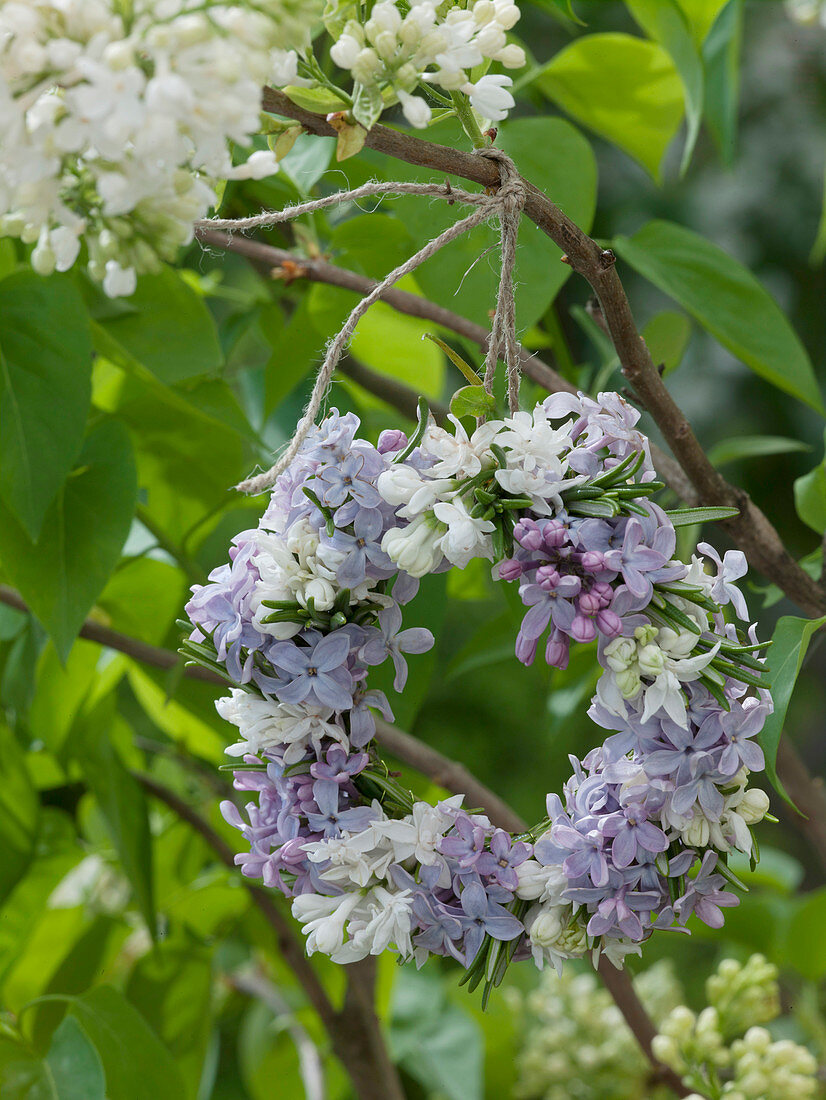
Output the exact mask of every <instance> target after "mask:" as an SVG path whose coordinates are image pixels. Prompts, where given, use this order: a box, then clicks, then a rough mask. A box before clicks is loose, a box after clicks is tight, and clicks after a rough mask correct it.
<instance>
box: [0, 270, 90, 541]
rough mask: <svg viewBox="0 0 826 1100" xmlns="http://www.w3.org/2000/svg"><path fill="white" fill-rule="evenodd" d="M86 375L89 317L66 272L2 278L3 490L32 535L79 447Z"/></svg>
mask: <svg viewBox="0 0 826 1100" xmlns="http://www.w3.org/2000/svg"><path fill="white" fill-rule="evenodd" d="M91 376H92V342H91V338H90V335H89V320H88V317H87V316H86V310H85V309H84V307H83V301H82V299H81V297H80V295H79V294H78V292H77V290H76V289H75V287H74V286H73V284H72V283H71V282H70V281H69V279H68V278H66V277H63V276H59V275H56V276H52V277H51V278H49V279H43V278H41V277H40V276H38V275H35V274H34V272H32V271H21V272H19V273H18V274H16V275H10V276H9V277H8V278H6V279H3V280H2V281H0V421H2V424H3V431H2V434H0V469H2V471H3V476H2V480H0V495H2V497H3V500H4V501H5V503H6V504H7V505H8V507H9V509H10V510H11V511H12V512H13V513H14V515H15V517H16V518H17V519H18V520H19V521H20V523H21V524H22V525H23V527H24V529H25V531H26V534H27V535H28V536H29V538H31V539H33V540H36V539H37V537H38V536H39V534H40V531H41V528H42V524H43V520H44V517H45V515H46V511H47V509H48V507H49V505H50V504H51V503H52V501H53V500H54V498H55V497H56V495H57V493H58V490H59V489H60V486H61V485H62V484H63V482H64V480H65V479H66V475H67V474H68V473H69V471H70V470H71V468H72V464H73V463H74V461H75V459H76V458H77V456H78V452H79V451H80V447H81V444H82V442H83V432H84V430H85V427H86V414H87V412H88V409H89V401H90V398H91V392H92V389H91Z"/></svg>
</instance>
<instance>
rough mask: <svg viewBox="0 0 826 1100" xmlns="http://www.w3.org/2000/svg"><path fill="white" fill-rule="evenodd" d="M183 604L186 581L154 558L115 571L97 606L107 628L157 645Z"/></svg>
mask: <svg viewBox="0 0 826 1100" xmlns="http://www.w3.org/2000/svg"><path fill="white" fill-rule="evenodd" d="M147 592H151V593H152V599H151V600H147V599H146V593H147ZM185 602H186V581H185V578H184V576H183V574H182V573H181V571H180V570H179V569H176V568H175V567H174V566H172V565H168V564H167V563H166V562H164V561H155V560H154V558H135V559H133V560H132V561H130V562H127V563H126V564H125V565H124V566H123V567H122V568H121V569H118V570H117V572H116V573H115V574H114V576H113V577H112V578H111V580H110V581H109V583H108V584H107V586H106V588H104V590H103V592H102V593H101V595H100V596H99V597H98V600H97V606H98V608H99V610H100V611H102V612H104V613H105V615H106V616H107V618H108V622H107V626H111V627H113V628H114V629H115V630H120V631H121V632H122V633H124V634H128V635H130V637H133V638H140V639H142V640H143V641H145V642H151V644H152V645H161V644H162V642H163V640H164V637H165V635H166V633H167V631H168V630H169V627H170V626H171V625H172V623H173V622H174V621H175V619H176V618H178V617H179V615H180V613H181V608H182V607H183V605H184V603H185ZM70 660H71V658H70Z"/></svg>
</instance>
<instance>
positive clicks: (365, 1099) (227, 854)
mask: <svg viewBox="0 0 826 1100" xmlns="http://www.w3.org/2000/svg"><path fill="white" fill-rule="evenodd" d="M132 775H133V776H134V778H135V780H136V781H137V782H138V783H140V785H141V786H142V787H143V788H144V790H145V791H147V793H148V794H150V795H152V797H153V798H156V799H158V801H159V802H163V803H164V805H166V806H168V807H169V809H170V810H172V811H173V813H174V814H175V815H176V816H177V817H179V818H180V819H181V820H182V821H185V822H186V823H187V824H188V825H189V826H190V827H191V828H192V829H194V830H195V832H196V833H198V834H199V836H201V837H203V839H204V840H205V841H206V842H207V844H208V845H209V846H210V848H212V850H213V851H214V852H215V854H216V855H217V856H218V858H219V859H220V860H221V862H222V863H224V864H226V866H227V867H230V868H232V869H233V870H234V869H235V866H236V864H235V853H234V852H233V850H232V848H230V846H229V845H228V844H227V843H226V841H225V840H224V839H223V838H222V837H221V836H219V835H218V833H216V832H215V830H214V829H213V828H212V826H211V825H210V824H209V822H207V821H205V820H204V818H202V817H201V815H200V814H198V813H197V812H196V811H195V810H193V809H192V807H191V806H189V805H188V804H187V803H186V802H184V801H183V799H182V798H179V797H178V795H176V794H175V792H174V791H171V790H169V788H168V787H165V786H163V784H161V783H158V782H157V780H155V779H153V778H152V776H149V775H146V774H144V773H143V772H138V771H133V772H132ZM241 881H242V882H243V883H244V885H245V886H246V888H247V890H248V891H249V893H250V895H251V897H252V900H253V902H254V903H255V905H256V907H257V908H258V910H259V912H260V913H261V915H262V916H263V918H264V920H265V921H266V922H267V924H269V926H270V928H271V929H272V930H273V932H274V933H275V939H276V942H277V944H278V949H279V951H280V952H281V955H282V956H283V958H284V961H285V962H286V963H287V965H288V966H289V967H290V969H291V970H292V971H293V973H294V974H295V976H296V978H297V979H298V981H299V983H300V984H301V986H302V988H303V989H304V992H305V993H306V994H307V999H308V1000H309V1002H310V1004H311V1005H312V1006H313V1008H314V1009H315V1010H316V1012H317V1013H318V1016H319V1019H320V1020H321V1022H322V1024H323V1025H324V1028H325V1030H326V1031H327V1034H328V1035H329V1036H330V1042H331V1044H332V1048H333V1051H334V1053H335V1055H336V1057H337V1058H338V1059H339V1061H340V1062H341V1063H342V1065H343V1066H344V1068H345V1069H346V1071H347V1073H348V1075H349V1077H350V1079H351V1081H352V1082H353V1087H354V1088H355V1091H356V1095H357V1096H358V1097H359V1100H404V1092H403V1091H402V1087H401V1082H400V1080H399V1076H398V1073H397V1071H396V1067H395V1066H394V1065H393V1063H392V1062H391V1061H390V1056H389V1054H388V1052H387V1048H386V1046H385V1044H384V1040H383V1039H382V1036H381V1030H380V1027H379V1021H378V1019H377V1017H376V1012H375V1007H374V987H375V982H374V981H373V980H372V978H371V974H370V971H369V970H368V971H367V972H366V973H365V970H364V968H363V967H362V968H361V969H359V964H357V966H356V967H350V968H349V969H350V970H352V971H353V973H352V974H348V985H347V990H348V992H347V995H346V996H345V1001H344V1007H343V1008H342V1010H341V1011H340V1012H338V1011H336V1009H335V1008H334V1006H333V1004H332V1002H331V1001H330V999H329V998H328V996H327V993H326V991H325V989H324V986H323V985H322V984H321V981H320V980H319V978H318V975H317V974H316V972H315V970H314V969H313V967H312V966H311V964H310V962H309V960H308V959H307V956H306V955H305V954H304V947H303V944H302V943H301V941H300V940H299V939H298V937H297V936H296V935H295V932H294V931H293V929H292V926H291V924H290V922H289V920H288V919H287V918H286V917H285V916H284V915H283V914H282V912H281V910H280V909H279V908H278V906H277V905H276V904H275V902H274V901H273V897H272V894H271V892H270V891H269V890H266V889H264V888H263V887H261V886H254V885H252V884H251V883H250V882H249V881H248V880H247V879H245V878H243V876H242V879H241Z"/></svg>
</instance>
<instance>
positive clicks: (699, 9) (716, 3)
mask: <svg viewBox="0 0 826 1100" xmlns="http://www.w3.org/2000/svg"><path fill="white" fill-rule="evenodd" d="M677 3H678V4H679V6H680V7H681V8H682V11H683V14H684V15H685V17H686V20H687V21H688V25H689V27H690V28H691V34H692V37H693V39H694V41H695V43H696V44H697V45H698V46H702V44H703V42H705V40H706V38H707V36H708V32H709V31H710V30H711V28H712V26H713V25H714V23H715V21H716V19H717V16H718V15H719V14H720V12H721V10H722V9H723V8H724V7H725V6H726V4H727V3H728V0H677Z"/></svg>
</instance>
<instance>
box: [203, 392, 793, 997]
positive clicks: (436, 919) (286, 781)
mask: <svg viewBox="0 0 826 1100" xmlns="http://www.w3.org/2000/svg"><path fill="white" fill-rule="evenodd" d="M480 390H481V387H480ZM473 399H474V395H473V394H470V396H468V391H460V394H459V395H458V397H457V398H456V399H454V403H453V406H452V408H453V410H454V412H453V413H451V414H450V416H449V418H448V424H447V425H446V426H443V425H439V424H437V423H436V422H435V421H434V419H433V417H432V416H431V415H430V414H429V412H428V410H427V406H426V405H425V404H424V403H423V402H422V403H421V404H420V411H419V422H418V428H417V430H416V431H415V433H414V434H413V435H412V436H411V437H410V438H409V439H408V438H407V436H406V435H405V433H404V432H402V431H385V432H383V433H382V434H381V436H380V437H379V439H378V442H377V445H375V446H374V445H373V444H371V443H370V442H368V441H366V440H364V439H360V438H358V436H357V431H358V428H359V420H358V418H357V417H356V416H355V415H354V414H353V413H347V414H346V415H339V413H338V412H337V411H336V410H332V412H331V414H330V415H329V416H327V418H326V419H324V420H323V422H322V423H321V424H319V425H318V426H313V427H312V428H310V429H309V430H308V431H307V432H306V434H304V436H303V438H302V439H301V440H300V443H299V445H298V446H297V448H292V450H294V453H293V454H292V455H291V456H290V460H289V462H288V464H287V465H286V468H284V469H283V470H282V471H281V472H280V474H279V476H278V477H277V479H276V480H275V484H274V486H273V487H272V493H271V496H270V499H269V503H268V504H267V507H266V510H265V511H264V514H263V515H262V517H261V521H260V523H259V525H258V527H257V528H255V529H252V530H247V531H243V532H242V533H241V534H239V535H237V536H236V537H235V539H234V540H233V545H232V548H231V550H230V552H229V561H228V562H227V563H226V564H224V565H222V566H220V567H219V568H218V569H216V570H214V571H213V572H212V573H211V574H210V577H209V581H208V583H207V584H205V585H202V586H196V587H195V588H194V589H193V596H192V599H191V600H190V602H189V603H188V605H187V614H188V616H189V619H190V624H191V627H192V631H191V633H190V635H189V637H188V639H187V640H186V641H185V642H184V643H183V649H182V651H183V652H184V654H185V655H186V657H187V658H188V659H189V660H191V661H194V662H197V663H200V664H202V665H205V666H206V667H208V668H211V669H212V670H213V671H216V672H219V673H220V674H221V675H222V676H223V677H224V678H225V679H226V680H228V681H229V683H230V684H231V685H232V689H231V691H230V694H229V695H228V696H226V697H225V698H222V699H220V700H219V701H218V703H217V708H218V711H219V713H220V714H221V715H222V717H224V718H225V719H226V720H227V721H229V722H231V723H232V724H234V725H235V726H237V727H238V731H239V740H238V741H237V742H236V743H235V744H233V745H231V746H230V747H229V748H228V749H227V752H228V753H229V754H230V755H231V756H233V757H240V758H241V760H240V762H239V763H237V764H236V765H234V785H235V788H236V789H237V790H239V791H243V792H248V793H249V795H250V801H249V802H248V803H247V805H246V807H245V810H244V814H243V815H242V814H241V812H240V811H239V809H238V808H237V807H236V805H235V803H234V802H231V801H226V802H223V803H222V812H223V814H224V816H225V818H226V820H227V821H228V822H229V823H230V824H232V825H234V826H235V827H236V828H237V829H238V830H239V831H240V833H241V835H242V836H243V838H244V842H245V846H244V850H243V851H242V852H240V853H239V854H238V855H237V857H236V861H237V863H238V864H239V865H240V867H241V871H242V873H243V874H244V875H246V876H249V877H251V878H256V879H261V880H262V881H263V883H264V885H265V886H268V887H271V888H273V889H276V890H279V891H280V892H281V893H283V894H285V895H286V896H287V897H290V898H292V899H293V900H292V912H293V915H294V916H295V918H296V919H297V920H298V921H299V922H300V923H301V924H302V926H303V931H304V934H305V936H306V946H307V951H308V952H310V953H312V952H314V951H320V952H322V953H324V954H326V955H329V956H330V957H331V958H332V959H333V960H334V961H335V962H338V963H349V962H352V961H355V960H359V959H363V958H365V957H366V956H367V955H378V954H380V953H381V952H384V951H386V950H390V951H394V952H395V953H397V954H398V956H399V958H400V959H402V960H407V959H414V960H415V962H416V964H417V965H418V966H421V965H422V964H423V963H424V962H425V960H426V959H427V958H428V957H429V956H430V955H443V956H447V955H450V956H452V957H453V958H454V959H456V960H457V961H458V962H459V963H460V964H461V965H462V966H463V967H464V968H465V975H464V979H463V980H466V981H467V982H468V983H469V985H470V988H474V987H475V986H476V985H478V984H479V983H480V982H482V981H484V982H485V997H487V995H488V994H489V992H490V989H491V988H492V987H493V986H496V985H498V984H499V983H500V982H501V981H502V978H503V976H504V973H505V971H506V969H507V966H508V964H509V963H510V961H511V960H513V959H517V958H530V957H532V958H533V960H534V961H535V963H536V964H537V965H538V966H539V967H542V966H543V965H544V964H545V963H546V962H550V963H552V964H553V965H554V966H556V967H557V969H559V968H561V966H562V963H563V961H564V960H566V959H571V958H576V957H580V956H584V955H587V954H592V955H593V957H594V960H595V961H596V959H597V958H598V957H599V956H601V955H604V956H606V957H607V958H608V960H609V961H610V962H611V963H613V964H614V965H615V966H621V965H622V962H623V959H624V957H625V956H626V955H627V954H628V953H630V952H635V953H639V952H640V949H641V945H642V943H643V942H644V941H646V940H647V939H648V938H649V937H650V936H651V935H652V933H653V932H654V931H655V930H656V929H676V930H678V931H687V929H686V927H685V926H686V923H687V921H688V920H689V917H690V916H691V915H692V914H695V915H696V916H697V917H698V918H699V919H700V920H701V921H703V922H704V923H705V924H707V925H709V926H711V927H713V928H719V927H720V926H721V925H722V923H723V913H722V910H723V909H725V908H726V907H729V906H734V905H736V904H738V898H737V895H736V894H735V893H734V892H732V890H731V889H729V887H730V886H731V885H733V886H735V887H737V886H740V885H742V884H740V883H739V880H738V879H737V877H736V875H735V874H734V873H733V871H732V870H731V869H730V868H729V866H728V860H729V856H730V853H731V852H733V851H739V852H741V853H745V854H746V855H747V856H749V857H750V858H751V860H752V861H756V859H757V856H758V850H757V844H756V841H755V839H754V836H753V832H752V830H753V826H754V825H755V824H756V823H757V822H759V821H761V820H762V819H763V818H764V817H766V816H767V811H768V805H769V802H768V797H767V796H766V794H765V793H764V792H763V791H762V790H759V789H757V788H752V787H750V786H749V776H750V774H751V773H752V772H755V771H760V770H761V769H762V768H763V765H764V760H763V753H762V751H761V749H760V747H759V746H758V744H756V742H755V736H756V735H757V734H759V732H760V730H761V728H762V726H763V723H764V722H765V719H766V717H767V715H768V714H769V713H770V712H771V710H772V702H771V697H770V695H769V692H768V690H767V685H766V683H765V682H764V677H763V673H764V660H763V658H762V656H761V651H762V649H763V648H764V647H765V644H766V643H761V642H760V641H758V639H757V638H756V636H755V632H754V628H753V627H752V626H749V625H748V618H749V617H748V609H747V607H746V602H745V599H744V597H743V594H742V592H741V591H740V589H739V588H738V587H737V584H736V582H737V581H738V580H739V579H740V578H741V577H742V576H743V575H744V574H745V572H746V568H747V566H746V561H745V558H744V556H743V554H742V553H740V552H739V551H728V552H727V553H726V554H725V555H724V557H723V558H720V557H719V555H718V554H717V553H716V552H715V550H714V549H713V548H712V547H711V546H710V545H708V544H707V543H700V544H699V545H698V547H697V553H696V554H694V555H692V558H691V561H690V563H688V564H684V563H683V562H681V561H678V560H676V558H675V549H676V534H675V530H676V528H677V527H678V526H680V525H684V524H687V523H693V522H696V521H697V519H699V518H708V517H707V516H704V512H703V511H702V510H701V511H698V510H696V509H682V510H678V511H670V512H669V511H665V510H663V508H661V507H660V506H659V505H658V504H657V503H655V502H654V500H653V499H652V495H653V494H654V493H655V492H656V491H657V490H658V489H661V488H662V487H663V486H662V483H661V482H659V481H657V480H656V474H655V471H654V469H653V466H652V463H651V457H650V453H649V445H648V441H647V439H646V438H645V436H643V435H642V434H641V433H640V432H639V430H638V429H637V427H636V424H637V421H638V419H639V413H638V412H637V410H636V409H634V408H633V407H632V406H631V405H629V403H628V402H627V401H626V400H625V399H624V398H623V397H621V396H620V395H618V394H616V393H602V394H600V395H599V396H598V397H597V398H596V399H592V398H590V397H588V396H586V395H584V394H582V393H580V394H579V395H577V396H574V395H571V394H567V393H561V394H554V395H552V396H551V397H549V398H548V399H546V400H545V401H543V402H541V403H540V404H538V405H537V406H536V407H535V408H534V410H533V412H526V411H515V412H512V413H511V415H510V416H507V417H505V418H503V419H490V420H487V421H485V420H484V419H480V422H479V423H478V426H477V427H476V428H475V430H472V422H470V421H468V419H467V418H466V417H464V416H461V415H456V413H459V414H461V413H463V412H466V411H468V409H469V408H470V406H471V405H472V403H473ZM486 408H487V406H486ZM476 558H482V559H487V560H488V561H490V562H491V563H492V570H493V576H494V577H495V578H497V579H499V580H502V581H503V582H505V583H507V584H514V585H518V591H519V596H520V599H521V601H522V603H523V605H524V606H525V614H524V618H523V620H522V623H521V626H520V629H519V632H518V635H517V637H516V640H515V653H516V657H517V658H518V660H520V661H521V662H522V663H524V664H530V663H532V662H533V661H534V659H535V657H536V654H537V651H538V649H539V647H540V644H541V645H543V646H544V659H545V660H546V661H547V663H548V664H549V665H551V666H553V667H556V668H565V667H566V665H567V662H568V657H569V651H570V647H571V645H572V644H587V643H592V642H596V643H597V646H596V655H597V660H598V661H599V664H600V666H601V669H602V672H601V676H600V678H599V681H598V684H597V688H596V692H595V695H594V697H593V699H592V701H591V706H590V709H589V711H588V713H589V716H590V717H591V719H592V720H593V721H594V722H595V724H596V725H597V726H599V727H601V728H602V729H603V730H604V731H606V733H607V737H606V740H605V741H604V742H603V744H602V745H600V746H599V747H597V748H594V749H592V750H591V751H590V752H588V753H587V754H586V755H585V756H584V758H583V759H582V760H581V761H580V760H579V759H576V758H574V757H572V758H571V763H572V769H573V770H572V774H571V777H570V779H569V780H568V781H567V783H566V784H565V787H564V790H563V791H562V792H561V794H559V793H556V792H552V793H550V794H549V795H548V798H547V806H546V816H545V817H544V818H543V819H542V820H540V821H539V822H538V823H537V824H536V825H535V826H534V827H533V828H532V829H530V830H528V831H527V832H525V833H522V834H518V835H514V834H511V833H508V832H506V831H505V830H503V829H501V828H496V827H494V825H493V824H492V823H491V821H490V820H489V818H488V817H487V816H486V815H485V814H484V813H481V812H479V811H478V810H476V809H475V808H473V807H465V806H464V805H463V804H462V803H463V798H462V796H454V797H450V798H447V799H445V800H443V801H441V802H438V803H436V804H435V805H433V804H431V803H428V802H424V801H421V800H417V799H415V798H414V796H413V794H412V793H411V792H410V791H409V790H405V789H404V788H403V787H402V786H401V784H400V783H399V782H398V781H397V778H395V777H394V776H393V775H392V774H391V772H390V769H389V768H388V766H387V764H386V763H385V762H384V760H383V759H382V756H381V753H380V752H379V748H378V746H377V743H376V741H375V733H376V718H375V712H378V713H379V714H381V715H382V716H384V717H385V718H386V719H388V720H392V711H391V708H390V705H389V703H388V700H387V698H386V696H385V695H384V693H383V692H381V691H379V690H376V689H375V688H370V687H369V686H368V678H369V672H370V669H371V668H373V667H375V666H377V665H380V664H381V663H383V662H384V661H386V660H390V661H392V663H393V666H394V669H395V680H394V684H393V686H394V689H395V690H396V691H397V692H400V691H402V690H403V689H404V686H405V681H406V678H407V664H406V658H407V655H411V654H418V653H422V652H424V651H425V650H427V649H429V648H430V647H431V646H432V645H433V642H434V639H433V636H432V634H431V633H430V631H428V630H426V629H424V628H422V627H415V626H414V627H409V628H407V629H402V608H403V607H405V606H406V605H407V604H408V603H409V602H410V600H411V599H412V598H413V597H414V595H415V593H416V591H417V588H418V585H419V578H421V577H423V576H426V575H427V574H430V573H436V572H442V571H445V570H448V569H450V568H458V569H463V568H465V567H466V566H467V565H468V564H469V563H470V562H471V561H472V560H474V559H476Z"/></svg>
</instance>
